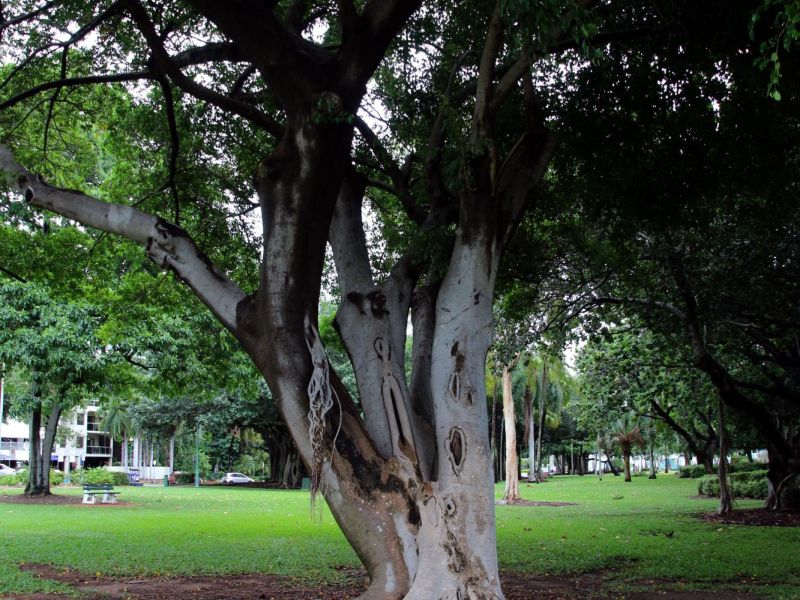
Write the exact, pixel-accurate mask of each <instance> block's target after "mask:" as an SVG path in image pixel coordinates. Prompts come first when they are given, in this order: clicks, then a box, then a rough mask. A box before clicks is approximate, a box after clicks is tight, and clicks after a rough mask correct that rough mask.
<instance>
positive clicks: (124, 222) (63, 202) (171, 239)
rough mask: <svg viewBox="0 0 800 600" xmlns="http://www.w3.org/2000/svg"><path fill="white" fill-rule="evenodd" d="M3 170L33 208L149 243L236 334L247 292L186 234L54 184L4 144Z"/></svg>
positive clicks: (162, 261)
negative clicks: (29, 168)
mask: <svg viewBox="0 0 800 600" xmlns="http://www.w3.org/2000/svg"><path fill="white" fill-rule="evenodd" d="M0 172H2V173H3V174H4V175H5V179H6V183H8V184H9V185H10V186H13V187H14V188H16V189H18V190H19V191H20V192H21V193H22V194H23V195H24V196H25V199H26V200H27V201H28V203H29V204H31V205H33V206H36V207H38V208H43V209H46V210H49V211H52V212H55V213H58V214H60V215H62V216H64V217H67V218H68V219H73V220H75V221H79V222H80V223H82V224H84V225H87V226H89V227H94V228H96V229H100V230H101V231H107V232H109V233H115V234H119V235H122V236H124V237H126V238H128V239H130V240H133V241H134V242H138V243H140V244H142V245H144V246H145V247H146V248H147V251H148V255H149V256H150V258H151V259H152V260H153V261H154V262H156V263H157V264H159V265H161V266H162V267H164V268H167V269H170V270H171V271H173V272H174V273H175V274H176V275H177V276H178V277H179V278H180V279H181V280H183V281H184V282H186V284H187V285H189V287H190V288H192V290H193V291H194V292H195V294H197V296H198V297H199V298H200V300H202V301H203V303H205V304H206V306H208V307H209V308H210V309H211V311H212V312H213V313H214V314H215V315H217V317H218V318H219V319H220V321H221V322H222V323H223V324H224V325H225V326H226V327H227V328H228V329H229V330H231V331H232V332H233V333H234V334H235V333H236V308H237V305H238V304H239V302H240V301H241V300H243V299H244V292H242V291H241V290H240V289H239V288H238V287H237V286H236V284H234V283H233V282H232V281H231V280H230V279H228V277H227V276H226V275H224V274H223V273H222V272H221V271H219V270H218V269H216V268H215V267H213V266H212V265H211V263H210V261H209V260H208V259H207V258H206V257H205V255H204V254H203V253H202V252H201V251H200V250H199V248H198V247H197V246H196V245H195V243H194V242H193V241H192V240H191V238H190V237H189V236H188V234H187V233H186V232H185V231H183V230H182V229H180V228H178V227H176V226H174V225H171V224H170V223H167V222H166V221H164V220H162V219H159V218H158V217H155V216H153V215H149V214H147V213H144V212H142V211H140V210H137V209H135V208H132V207H130V206H123V205H121V204H112V203H109V202H103V201H101V200H97V199H96V198H92V197H91V196H87V195H86V194H83V193H81V192H78V191H75V190H66V189H61V188H56V187H53V186H50V185H48V184H47V183H45V182H44V180H43V179H42V178H41V177H39V176H37V175H33V174H32V173H30V172H28V171H27V170H26V169H24V168H23V167H21V166H20V165H19V164H18V163H17V161H16V160H15V159H14V156H13V155H12V153H11V152H10V151H9V150H8V149H7V148H4V147H2V146H0Z"/></svg>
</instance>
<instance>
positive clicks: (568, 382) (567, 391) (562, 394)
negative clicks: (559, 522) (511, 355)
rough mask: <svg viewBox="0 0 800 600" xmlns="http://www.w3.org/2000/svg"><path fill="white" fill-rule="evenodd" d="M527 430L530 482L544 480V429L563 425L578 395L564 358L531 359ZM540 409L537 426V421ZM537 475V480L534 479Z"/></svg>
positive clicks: (535, 356)
mask: <svg viewBox="0 0 800 600" xmlns="http://www.w3.org/2000/svg"><path fill="white" fill-rule="evenodd" d="M525 385H526V393H525V430H526V431H527V443H528V456H529V457H530V468H529V470H528V480H532V479H533V478H534V477H535V480H536V481H541V480H542V439H543V437H544V429H545V427H548V428H550V429H555V428H557V427H558V426H559V425H560V424H561V412H562V411H563V410H564V407H565V405H566V404H567V401H568V399H569V398H570V397H572V396H574V395H576V394H577V386H576V382H575V380H574V378H573V377H572V376H571V375H570V374H569V372H568V371H567V369H566V366H565V365H564V362H563V360H561V357H560V356H553V355H550V354H546V353H544V352H538V353H536V354H533V355H531V356H529V357H528V360H527V362H526V365H525ZM536 405H538V421H539V422H538V438H537V435H536V434H537V424H536V419H535V418H534V413H535V412H536V409H535V407H536ZM531 474H533V477H532V475H531Z"/></svg>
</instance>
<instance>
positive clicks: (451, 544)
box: [444, 527, 466, 573]
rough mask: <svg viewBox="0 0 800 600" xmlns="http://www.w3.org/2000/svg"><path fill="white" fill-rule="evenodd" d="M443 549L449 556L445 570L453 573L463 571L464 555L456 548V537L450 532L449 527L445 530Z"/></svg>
mask: <svg viewBox="0 0 800 600" xmlns="http://www.w3.org/2000/svg"><path fill="white" fill-rule="evenodd" d="M444 549H445V550H446V551H447V554H448V555H449V560H448V561H447V568H448V569H450V570H451V571H452V572H453V573H461V571H463V570H464V565H465V563H466V559H465V557H464V553H463V552H461V550H460V549H459V548H458V540H457V539H456V536H455V535H454V534H453V532H452V531H450V528H449V527H448V528H447V542H446V543H445V544H444Z"/></svg>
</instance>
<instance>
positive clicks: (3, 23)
mask: <svg viewBox="0 0 800 600" xmlns="http://www.w3.org/2000/svg"><path fill="white" fill-rule="evenodd" d="M56 4H58V3H57V2H48V3H47V4H45V5H44V6H42V7H41V8H38V9H36V10H34V11H31V12H29V13H25V14H23V15H17V16H16V17H12V18H10V19H8V20H5V19H2V18H0V33H2V32H3V31H4V30H5V29H8V28H9V27H13V26H14V25H19V24H20V23H24V22H25V21H30V20H31V19H35V18H36V17H38V16H39V15H41V14H43V13H45V12H47V11H48V10H50V9H51V8H53V7H54V6H55V5H56Z"/></svg>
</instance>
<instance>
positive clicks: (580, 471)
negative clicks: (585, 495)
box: [578, 444, 586, 477]
mask: <svg viewBox="0 0 800 600" xmlns="http://www.w3.org/2000/svg"><path fill="white" fill-rule="evenodd" d="M584 460H585V459H584V454H583V444H579V445H578V475H580V476H581V477H583V475H584V474H585V473H586V463H585V462H584Z"/></svg>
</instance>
